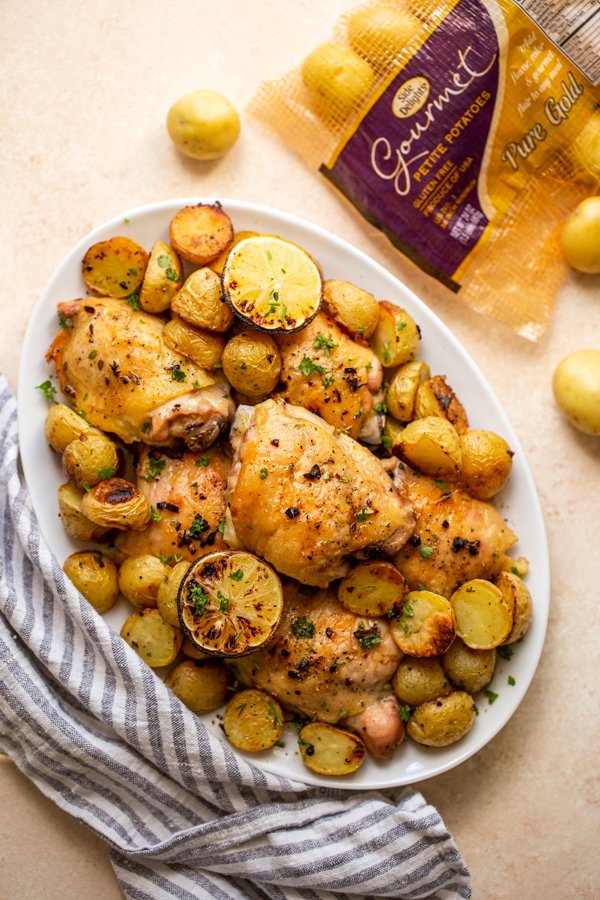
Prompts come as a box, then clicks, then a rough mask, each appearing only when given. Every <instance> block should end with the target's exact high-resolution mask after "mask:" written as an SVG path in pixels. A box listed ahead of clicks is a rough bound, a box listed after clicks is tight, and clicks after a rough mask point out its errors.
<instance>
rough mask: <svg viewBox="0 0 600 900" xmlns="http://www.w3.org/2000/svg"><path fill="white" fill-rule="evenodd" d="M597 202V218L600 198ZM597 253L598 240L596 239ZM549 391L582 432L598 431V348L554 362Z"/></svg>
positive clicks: (599, 376)
mask: <svg viewBox="0 0 600 900" xmlns="http://www.w3.org/2000/svg"><path fill="white" fill-rule="evenodd" d="M594 199H596V200H597V201H598V206H599V221H600V197H596V198H594ZM596 248H597V252H598V253H600V249H598V248H600V240H599V239H598V238H596ZM552 392H553V394H554V399H555V400H556V403H557V405H558V407H559V409H560V410H561V411H562V412H563V413H564V415H565V416H566V417H567V419H568V421H569V422H570V423H571V425H573V427H574V428H577V429H578V430H579V431H583V433H584V434H600V350H593V349H589V350H575V352H574V353H569V354H568V356H565V358H564V359H562V360H561V361H560V362H559V364H558V365H557V367H556V369H555V371H554V375H553V376H552Z"/></svg>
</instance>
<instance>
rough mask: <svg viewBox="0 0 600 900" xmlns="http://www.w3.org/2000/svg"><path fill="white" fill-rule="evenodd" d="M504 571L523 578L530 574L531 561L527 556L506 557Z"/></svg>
mask: <svg viewBox="0 0 600 900" xmlns="http://www.w3.org/2000/svg"><path fill="white" fill-rule="evenodd" d="M502 571H503V572H512V573H513V575H518V576H519V578H523V577H524V576H525V575H527V573H528V572H529V560H528V559H527V558H526V557H525V556H517V557H514V556H508V555H507V556H504V557H503V558H502Z"/></svg>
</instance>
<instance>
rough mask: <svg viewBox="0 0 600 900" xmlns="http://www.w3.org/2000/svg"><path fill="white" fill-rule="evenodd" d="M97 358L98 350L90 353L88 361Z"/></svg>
mask: <svg viewBox="0 0 600 900" xmlns="http://www.w3.org/2000/svg"><path fill="white" fill-rule="evenodd" d="M97 356H98V351H97V350H90V352H89V353H88V359H96V357H97Z"/></svg>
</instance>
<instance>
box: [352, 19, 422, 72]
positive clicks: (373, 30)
mask: <svg viewBox="0 0 600 900" xmlns="http://www.w3.org/2000/svg"><path fill="white" fill-rule="evenodd" d="M419 28H422V23H421V22H420V21H419V19H417V18H416V17H415V16H413V15H411V14H410V13H409V12H406V11H405V10H403V9H392V8H390V7H389V6H385V5H383V4H375V5H373V4H369V5H367V6H359V7H358V9H356V11H355V12H353V13H352V14H351V15H350V18H349V19H348V40H349V41H350V44H351V45H352V48H353V49H354V50H356V52H357V53H359V54H360V56H364V57H365V59H366V60H367V61H368V62H370V63H371V64H372V65H374V66H376V67H377V68H388V67H389V66H390V65H391V64H392V63H393V62H394V60H395V59H396V57H397V56H398V54H399V53H401V52H402V51H403V50H404V48H405V47H406V45H407V44H408V42H409V41H410V40H411V38H413V37H414V36H415V34H416V33H417V31H418V30H419Z"/></svg>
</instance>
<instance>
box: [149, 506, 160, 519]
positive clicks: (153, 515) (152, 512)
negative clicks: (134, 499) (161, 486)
mask: <svg viewBox="0 0 600 900" xmlns="http://www.w3.org/2000/svg"><path fill="white" fill-rule="evenodd" d="M150 518H151V519H152V521H153V522H160V520H161V519H162V516H161V514H160V513H159V512H156V510H155V509H154V507H153V506H151V507H150Z"/></svg>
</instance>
